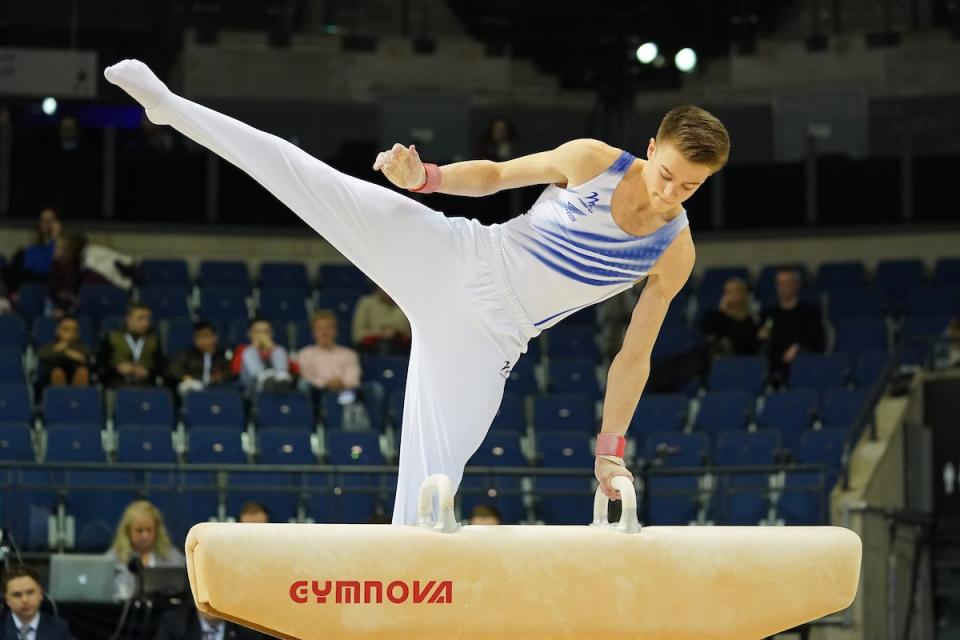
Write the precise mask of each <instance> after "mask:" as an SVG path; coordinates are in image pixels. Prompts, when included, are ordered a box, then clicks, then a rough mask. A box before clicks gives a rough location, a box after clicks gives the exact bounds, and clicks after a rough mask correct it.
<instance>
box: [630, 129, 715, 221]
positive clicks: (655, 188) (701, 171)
mask: <svg viewBox="0 0 960 640" xmlns="http://www.w3.org/2000/svg"><path fill="white" fill-rule="evenodd" d="M710 173H711V170H710V167H708V166H707V165H705V164H700V163H697V162H691V161H689V160H687V159H686V158H684V157H683V155H682V154H681V153H680V152H679V151H677V149H676V147H674V146H673V144H671V143H670V142H669V141H663V142H660V143H659V144H658V143H657V141H656V140H655V139H654V138H650V146H649V147H648V148H647V165H646V166H645V167H644V171H643V182H644V185H645V186H646V188H647V193H649V194H650V204H651V206H652V207H653V210H654V211H663V212H666V211H670V210H671V209H674V208H675V207H676V206H677V205H680V204H683V203H684V202H686V201H687V199H689V198H690V196H692V195H693V194H694V193H696V192H697V189H699V188H700V185H702V184H703V183H704V182H706V180H707V178H709V177H710Z"/></svg>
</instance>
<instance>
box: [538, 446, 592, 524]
mask: <svg viewBox="0 0 960 640" xmlns="http://www.w3.org/2000/svg"><path fill="white" fill-rule="evenodd" d="M537 455H538V457H539V461H540V466H542V467H543V468H546V469H579V470H581V473H579V474H577V475H571V476H537V478H536V488H537V491H536V495H537V506H536V513H537V517H538V518H539V519H541V520H543V521H544V522H545V523H546V524H586V523H587V520H588V518H589V514H590V513H591V510H592V508H593V476H592V474H591V473H590V469H591V467H592V466H593V462H594V458H593V453H592V452H591V450H590V439H589V438H587V437H586V436H584V435H579V434H571V433H545V434H543V435H538V436H537Z"/></svg>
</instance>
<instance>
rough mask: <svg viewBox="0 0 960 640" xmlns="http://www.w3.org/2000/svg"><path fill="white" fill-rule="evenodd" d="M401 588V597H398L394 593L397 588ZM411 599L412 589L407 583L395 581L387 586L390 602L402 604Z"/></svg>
mask: <svg viewBox="0 0 960 640" xmlns="http://www.w3.org/2000/svg"><path fill="white" fill-rule="evenodd" d="M398 587H399V588H400V593H401V595H399V596H396V595H394V592H395V591H396V589H397V588H398ZM409 597H410V587H408V586H407V583H406V582H401V581H400V580H394V581H393V582H391V583H390V584H389V585H387V599H388V600H390V602H392V603H393V604H402V603H404V602H406V601H407V598H409Z"/></svg>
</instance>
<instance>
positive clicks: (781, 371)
mask: <svg viewBox="0 0 960 640" xmlns="http://www.w3.org/2000/svg"><path fill="white" fill-rule="evenodd" d="M800 284H801V283H800V274H799V273H798V272H797V271H796V270H795V269H781V270H780V271H778V272H777V302H776V304H774V305H772V306H770V307H768V308H766V309H764V310H763V312H762V313H761V314H760V316H761V317H760V320H761V327H760V331H759V333H758V337H759V338H760V340H762V341H764V342H766V344H767V357H768V358H769V361H770V374H771V377H772V379H773V382H774V383H778V382H783V381H784V380H786V378H787V375H788V374H789V372H790V365H791V364H793V361H794V360H796V358H797V354H798V353H800V352H813V353H819V352H822V351H823V349H824V346H825V342H826V335H825V333H824V329H823V315H822V314H821V313H820V307H818V306H817V305H815V304H812V303H810V302H805V301H803V300H801V299H800Z"/></svg>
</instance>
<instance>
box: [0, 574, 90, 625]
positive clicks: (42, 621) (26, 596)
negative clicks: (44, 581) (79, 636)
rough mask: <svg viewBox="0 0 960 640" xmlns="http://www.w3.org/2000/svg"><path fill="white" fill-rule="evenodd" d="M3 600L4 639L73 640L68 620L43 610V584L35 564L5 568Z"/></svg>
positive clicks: (0, 621) (0, 623)
mask: <svg viewBox="0 0 960 640" xmlns="http://www.w3.org/2000/svg"><path fill="white" fill-rule="evenodd" d="M3 600H4V602H5V603H6V605H7V610H6V612H5V613H4V614H3V616H2V617H0V640H73V634H71V633H70V627H68V626H67V623H66V622H64V621H63V620H61V619H60V618H58V617H56V616H51V615H48V614H46V613H43V612H41V611H40V603H41V602H43V587H42V586H41V585H40V576H39V575H37V572H36V571H34V570H33V569H32V568H30V567H27V566H25V565H19V566H13V567H10V568H9V569H7V570H6V571H5V572H4V574H3Z"/></svg>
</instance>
